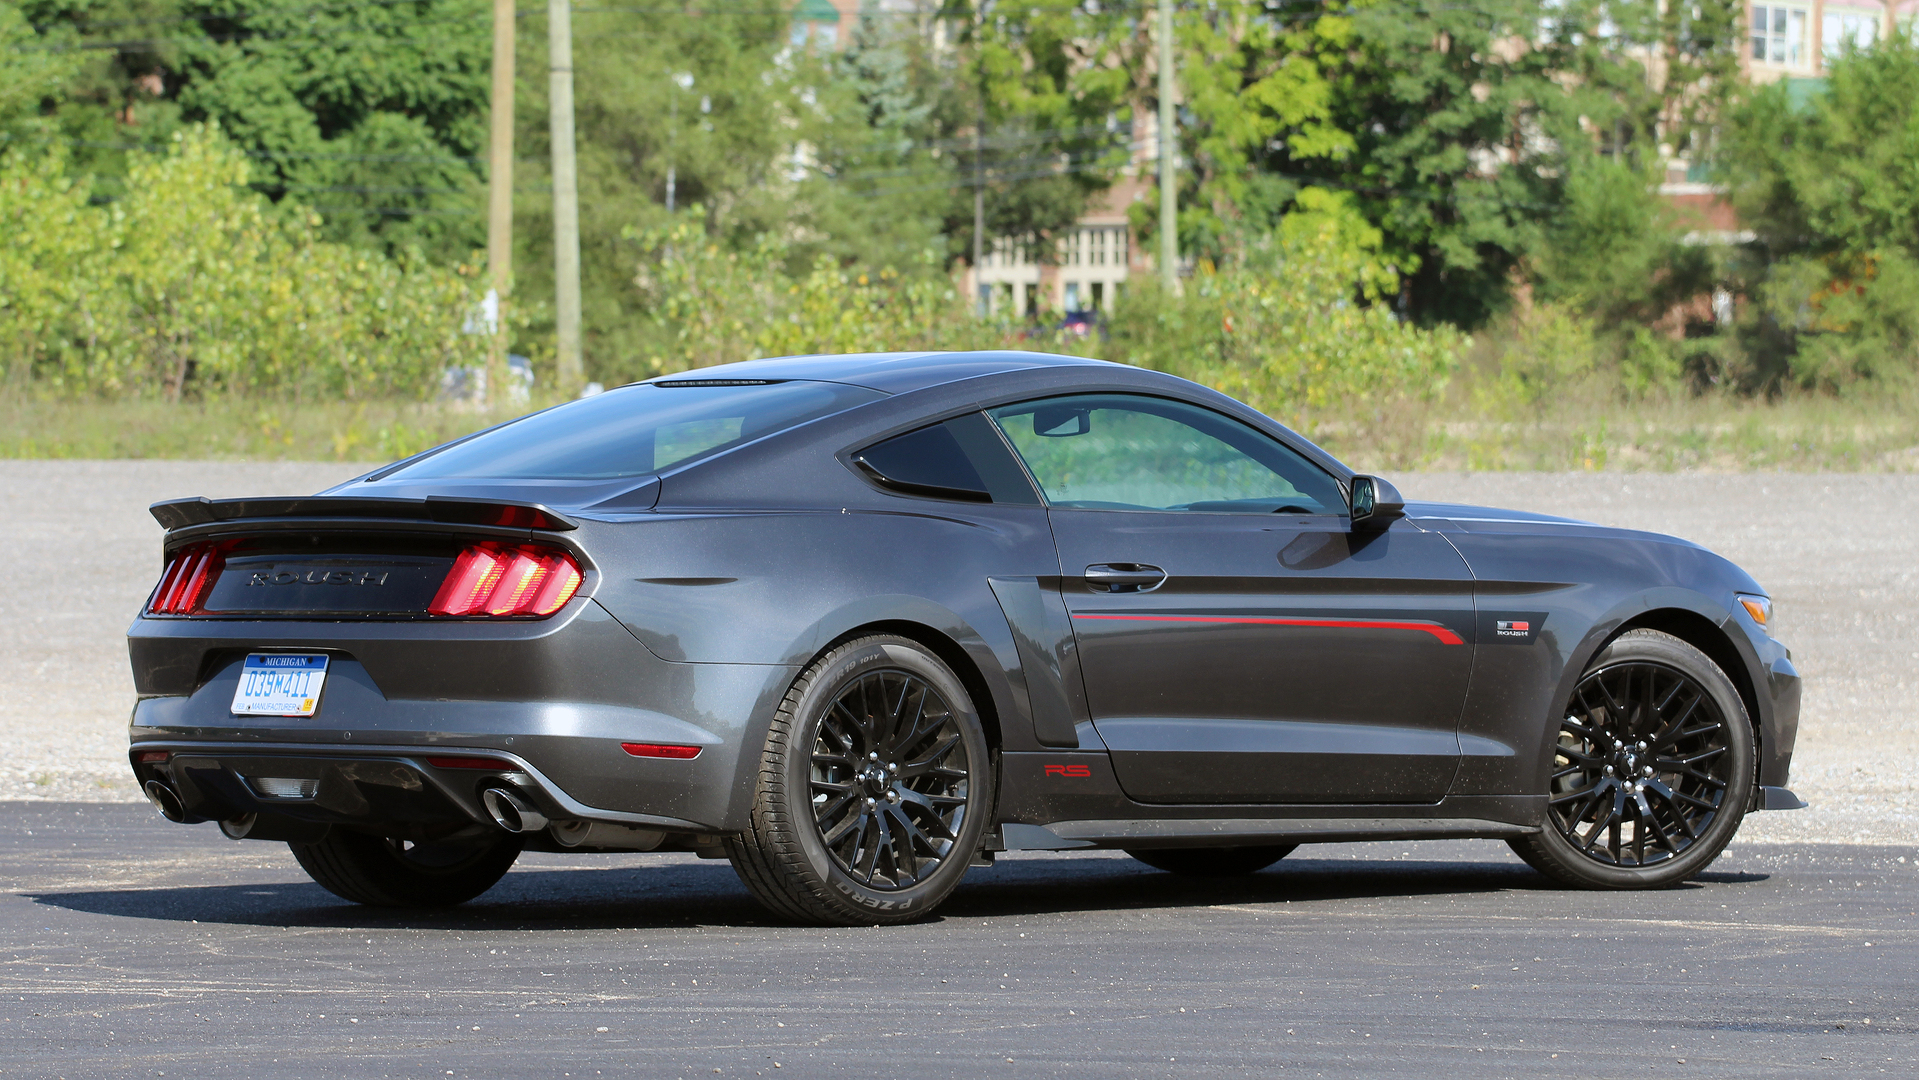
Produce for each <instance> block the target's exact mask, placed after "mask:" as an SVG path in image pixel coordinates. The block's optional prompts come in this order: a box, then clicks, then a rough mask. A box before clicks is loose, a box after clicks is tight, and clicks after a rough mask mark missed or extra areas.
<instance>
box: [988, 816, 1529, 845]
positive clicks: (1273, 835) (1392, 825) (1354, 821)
mask: <svg viewBox="0 0 1919 1080" xmlns="http://www.w3.org/2000/svg"><path fill="white" fill-rule="evenodd" d="M1539 828H1540V827H1539V826H1538V825H1536V824H1534V825H1522V824H1517V823H1514V822H1510V821H1494V820H1491V819H1488V818H1473V817H1365V816H1359V815H1354V816H1351V817H1284V818H1273V817H1264V818H1175V819H1168V818H1151V819H1143V820H1096V821H1053V822H1048V823H1046V824H1045V825H1024V824H1019V823H1008V824H1004V825H1001V826H1000V835H1001V837H1002V838H1003V843H1004V844H1005V847H1004V848H1003V849H1002V850H1005V851H1067V850H1071V849H1073V848H1156V847H1162V848H1176V847H1179V848H1184V847H1245V846H1250V845H1254V844H1332V843H1349V842H1355V841H1366V840H1468V839H1504V838H1506V837H1511V836H1527V835H1530V834H1532V833H1536V832H1538V831H1539Z"/></svg>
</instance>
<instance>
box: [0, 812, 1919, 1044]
mask: <svg viewBox="0 0 1919 1080" xmlns="http://www.w3.org/2000/svg"><path fill="white" fill-rule="evenodd" d="M0 879H4V880H3V881H0V942H4V944H0V955H4V956H5V958H6V959H5V963H4V964H3V965H0V1076H32V1077H61V1076H64V1077H69V1078H77V1077H95V1076H154V1075H159V1074H161V1073H164V1074H165V1075H167V1076H187V1077H362V1076H365V1077H385V1076H393V1077H422V1078H425V1077H446V1076H514V1077H542V1078H544V1077H590V1076H645V1077H684V1078H688V1080H690V1078H693V1077H697V1076H705V1077H713V1076H733V1077H739V1076H782V1077H804V1076H868V1077H900V1078H918V1077H928V1078H933V1077H966V1078H974V1077H982V1076H1009V1077H1017V1076H1086V1077H1123V1076H1200V1075H1205V1076H1211V1075H1230V1076H1329V1077H1333V1076H1337V1077H1349V1076H1406V1077H1415V1076H1416V1077H1487V1076H1517V1075H1526V1076H1569V1077H1571V1076H1579V1077H1587V1076H1659V1077H1695V1076H1697V1077H1805V1076H1865V1075H1880V1074H1886V1075H1893V1076H1910V1075H1912V1072H1913V1062H1914V1060H1915V1051H1919V1038H1915V1030H1916V1029H1919V986H1915V985H1914V984H1915V976H1916V975H1919V964H1916V963H1915V961H1916V960H1919V956H1916V955H1915V947H1916V946H1919V931H1915V926H1916V925H1919V924H1916V923H1915V921H1914V915H1915V912H1919V846H1908V847H1903V848H1890V847H1870V846H1864V845H1803V846H1791V847H1783V846H1779V845H1771V844H1766V845H1751V844H1743V843H1742V844H1736V845H1735V847H1734V849H1733V850H1732V852H1731V853H1729V854H1728V855H1727V856H1726V857H1724V858H1722V859H1721V860H1720V861H1719V863H1718V864H1717V865H1716V866H1715V867H1714V868H1713V870H1712V871H1711V872H1709V873H1707V874H1706V875H1705V876H1704V878H1703V879H1702V880H1700V881H1698V882H1696V883H1693V884H1691V885H1689V886H1687V887H1685V888H1682V889H1676V890H1672V891H1668V892H1656V893H1629V894H1610V893H1578V892H1564V891H1559V890H1556V889H1553V888H1550V887H1548V886H1547V885H1546V883H1545V881H1544V880H1543V879H1542V878H1540V877H1539V876H1538V875H1536V874H1534V873H1533V872H1532V871H1531V870H1530V869H1528V868H1526V867H1525V866H1524V865H1523V864H1521V863H1520V862H1519V861H1518V860H1517V859H1515V858H1513V857H1512V856H1511V855H1510V854H1509V853H1508V852H1507V851H1506V849H1505V848H1504V846H1503V845H1500V844H1497V843H1492V842H1469V841H1447V842H1429V843H1426V844H1414V845H1407V844H1397V845H1395V844H1370V845H1327V846H1323V847H1307V848H1302V849H1300V850H1299V851H1297V852H1295V853H1294V854H1293V855H1292V856H1290V857H1288V858H1287V859H1285V860H1283V861H1281V862H1280V863H1279V864H1277V865H1276V866H1274V867H1273V868H1272V869H1270V870H1268V871H1265V872H1263V873H1260V874H1257V875H1254V876H1252V877H1250V878H1245V879H1240V880H1234V881H1228V882H1219V881H1210V882H1198V881H1191V880H1184V879H1179V878H1175V877H1173V876H1171V875H1168V874H1162V873H1158V872H1156V871H1152V870H1149V869H1147V868H1146V867H1144V866H1143V865H1141V864H1138V863H1135V862H1133V861H1132V860H1131V859H1128V858H1126V857H1125V856H1123V855H1120V854H1117V853H1110V854H1109V853H1093V854H1078V853H1075V854H1061V855H1051V854H1038V853H1033V854H1026V855H1021V856H1016V857H1008V858H1004V859H1002V861H1001V862H1000V864H999V865H997V866H994V867H990V868H988V867H981V868H976V869H974V870H972V871H971V872H970V873H969V875H968V876H967V878H966V880H965V882H964V883H963V884H962V885H961V887H960V890H959V892H958V893H957V894H956V895H955V897H954V898H953V900H952V901H951V902H949V903H948V904H947V905H946V906H945V907H944V908H942V909H941V911H940V913H939V916H938V918H936V919H935V920H933V921H931V922H928V923H923V924H919V925H914V926H904V927H887V928H880V929H851V930H820V929H805V928H794V927H787V926H781V925H778V924H776V923H773V922H771V921H769V920H767V919H766V918H765V917H764V916H763V915H762V914H761V912H760V911H759V909H758V908H756V907H755V906H754V905H753V903H752V901H751V900H750V899H749V898H748V897H747V895H746V892H745V890H744V888H743V887H741V886H740V885H739V884H738V882H737V881H736V880H735V879H734V877H733V873H732V870H731V869H730V868H729V867H728V866H727V865H726V864H725V863H723V862H702V861H700V860H698V859H694V858H692V857H690V856H679V855H634V856H604V857H597V858H591V859H573V860H566V859H562V858H559V857H554V856H543V855H542V856H527V857H526V858H525V859H524V860H523V861H522V863H521V865H520V867H519V868H518V869H516V870H515V871H514V872H513V873H511V874H509V875H507V877H506V879H505V881H503V882H502V883H501V884H500V885H499V886H498V887H496V888H495V889H494V890H493V891H492V892H490V893H488V894H486V895H485V896H483V897H482V898H480V899H479V900H478V901H475V902H474V903H472V904H469V905H467V906H465V907H463V908H459V909H455V910H452V911H447V912H437V913H429V914H420V913H397V912H383V911H374V910H369V909H366V908H359V907H355V906H352V905H349V904H346V903H344V902H342V901H339V900H336V899H334V898H333V897H332V896H331V895H329V894H327V893H326V892H324V891H322V890H321V889H320V888H319V887H318V886H315V885H312V884H310V883H309V882H308V881H307V880H306V878H305V877H304V875H302V874H301V873H300V871H299V869H298V867H297V866H295V865H294V863H293V860H292V859H291V857H290V856H289V855H288V854H287V852H286V849H285V848H284V847H283V846H281V845H276V844H265V843H258V842H251V843H249V842H241V843H235V842H233V841H229V840H226V839H225V838H224V837H222V836H220V835H219V833H218V832H217V831H215V829H214V827H213V826H212V825H200V826H193V827H181V826H177V825H169V824H167V823H166V822H164V821H162V820H160V819H159V818H158V817H157V816H155V815H153V814H152V813H151V811H147V810H144V809H143V808H140V807H136V806H127V805H86V806H80V805H71V804H59V803H51V802H41V803H19V802H15V803H8V804H0Z"/></svg>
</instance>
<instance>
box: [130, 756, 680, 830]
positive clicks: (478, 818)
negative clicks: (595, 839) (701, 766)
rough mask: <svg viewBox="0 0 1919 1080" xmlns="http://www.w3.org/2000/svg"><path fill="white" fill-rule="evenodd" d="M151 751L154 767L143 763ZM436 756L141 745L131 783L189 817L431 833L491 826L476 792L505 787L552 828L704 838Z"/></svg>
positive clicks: (513, 761)
mask: <svg viewBox="0 0 1919 1080" xmlns="http://www.w3.org/2000/svg"><path fill="white" fill-rule="evenodd" d="M156 752H165V753H167V758H166V759H165V760H164V761H143V760H142V758H144V757H148V756H151V755H153V754H155V753H156ZM447 753H449V752H448V751H446V750H443V749H436V750H434V751H433V752H431V753H430V754H429V753H421V752H420V750H419V748H417V747H406V746H367V747H358V748H355V749H353V750H347V749H345V748H343V747H338V746H326V745H300V744H286V745H277V746H273V747H270V748H269V747H262V746H259V745H257V744H254V745H248V744H236V743H217V742H199V741H186V742H181V741H168V740H159V739H154V740H146V741H143V742H141V743H139V744H136V745H135V747H134V748H133V750H132V751H131V757H132V762H133V771H134V776H135V778H136V779H137V780H138V781H139V782H140V783H141V785H142V786H144V785H145V784H146V783H147V782H148V781H152V780H158V781H160V782H161V783H163V784H166V785H167V786H168V787H170V788H172V789H173V791H174V792H175V793H176V794H177V795H178V796H179V799H180V803H181V807H182V809H183V810H184V811H185V812H186V814H187V816H188V818H189V820H227V819H230V818H237V817H241V816H244V815H246V814H266V815H271V816H275V817H280V818H291V819H294V820H296V821H303V822H311V823H314V824H318V825H353V826H366V827H374V828H379V829H382V830H384V831H388V832H391V833H393V834H394V835H408V834H415V833H417V834H421V835H431V834H434V833H438V832H445V831H447V830H448V829H457V828H464V827H466V826H469V825H482V826H485V827H487V828H492V827H494V826H493V824H492V820H491V818H490V817H489V816H488V814H487V812H486V808H485V807H484V806H483V805H482V804H481V802H480V793H481V792H483V791H484V790H486V789H487V788H489V787H507V788H510V789H512V790H513V791H514V792H515V793H517V794H519V795H521V796H522V797H523V798H525V799H526V800H527V801H528V802H529V803H531V804H532V805H533V806H534V807H535V808H536V809H538V810H540V812H541V813H543V814H545V815H546V816H547V817H548V818H550V819H552V820H554V821H575V820H578V821H617V822H620V823H622V824H627V825H636V826H644V827H647V828H652V829H660V830H665V831H674V832H691V833H699V832H704V831H711V829H710V827H709V826H706V825H703V824H702V823H700V822H695V821H687V820H684V819H681V818H674V817H666V816H662V815H657V814H641V813H632V812H626V811H618V810H609V809H606V808H604V807H596V806H589V805H587V804H585V803H582V802H580V801H579V800H577V799H575V798H573V797H572V796H571V795H568V794H567V793H566V791H565V789H563V788H562V787H561V786H560V785H559V784H557V783H556V782H555V781H554V780H553V778H552V777H550V776H548V775H546V774H545V773H543V772H541V771H540V770H539V769H538V768H536V767H535V766H534V765H533V764H532V763H531V762H529V761H527V760H526V759H525V758H522V757H520V756H518V755H515V754H508V753H500V752H497V751H495V752H489V753H487V754H486V755H485V756H486V757H489V758H493V759H495V760H497V761H498V762H499V763H500V767H499V768H497V769H476V768H471V767H455V768H446V767H440V766H436V765H434V764H433V762H432V758H434V757H438V756H441V755H444V754H447Z"/></svg>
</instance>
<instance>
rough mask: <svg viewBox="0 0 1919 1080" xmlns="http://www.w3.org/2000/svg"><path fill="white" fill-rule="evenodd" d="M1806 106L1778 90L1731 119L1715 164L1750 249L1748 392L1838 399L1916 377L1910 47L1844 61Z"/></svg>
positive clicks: (1897, 43)
mask: <svg viewBox="0 0 1919 1080" xmlns="http://www.w3.org/2000/svg"><path fill="white" fill-rule="evenodd" d="M1827 72H1828V74H1827V77H1826V80H1825V85H1824V87H1823V88H1822V89H1821V90H1820V91H1819V92H1817V93H1814V94H1812V95H1811V96H1810V97H1808V98H1806V99H1804V100H1803V101H1795V100H1794V96H1793V93H1792V88H1791V87H1789V86H1787V85H1785V84H1783V83H1781V84H1775V85H1773V86H1769V87H1763V88H1760V89H1757V90H1755V91H1754V92H1753V93H1752V94H1751V96H1750V97H1749V98H1748V99H1747V100H1746V101H1744V102H1743V103H1742V104H1741V106H1740V107H1739V108H1738V109H1736V110H1735V111H1734V112H1733V113H1732V114H1731V116H1730V118H1729V123H1728V124H1727V125H1726V127H1725V131H1724V133H1723V137H1722V149H1721V158H1720V161H1721V164H1722V168H1723V170H1724V174H1725V176H1726V178H1727V180H1728V181H1729V182H1730V184H1731V187H1732V198H1733V205H1734V207H1735V208H1736V209H1737V210H1738V213H1739V219H1740V222H1741V224H1742V225H1744V226H1746V227H1747V228H1750V229H1752V230H1753V231H1754V232H1755V233H1756V234H1757V237H1758V240H1757V243H1756V245H1755V246H1754V250H1755V255H1756V258H1755V261H1754V263H1753V265H1752V267H1751V269H1750V271H1749V275H1748V279H1747V281H1746V285H1747V288H1748V289H1749V291H1750V292H1751V293H1752V294H1753V295H1754V296H1755V298H1756V299H1758V300H1759V305H1758V308H1759V315H1760V317H1759V320H1758V321H1757V322H1755V323H1754V324H1751V325H1749V326H1748V327H1747V328H1746V338H1747V341H1748V344H1749V345H1750V346H1751V350H1752V362H1753V370H1752V371H1750V372H1748V373H1746V377H1747V378H1749V379H1753V380H1757V381H1758V382H1760V383H1762V384H1764V383H1768V382H1770V381H1772V380H1775V379H1779V378H1790V379H1792V380H1794V381H1797V382H1799V383H1801V384H1804V385H1810V386H1827V387H1842V386H1845V385H1848V384H1850V383H1854V382H1857V381H1859V380H1862V379H1886V378H1892V377H1898V378H1904V377H1907V376H1909V375H1911V374H1912V373H1913V371H1914V370H1915V368H1916V367H1919V363H1916V362H1919V45H1915V44H1914V42H1913V40H1912V38H1911V37H1909V36H1905V35H1898V36H1894V37H1893V38H1892V39H1890V40H1888V41H1886V42H1884V43H1881V44H1879V45H1877V46H1875V47H1873V48H1870V49H1866V50H1863V51H1858V52H1848V53H1847V54H1846V55H1844V56H1842V57H1840V58H1838V59H1837V60H1835V61H1833V62H1832V63H1831V64H1830V66H1829V67H1828V69H1827Z"/></svg>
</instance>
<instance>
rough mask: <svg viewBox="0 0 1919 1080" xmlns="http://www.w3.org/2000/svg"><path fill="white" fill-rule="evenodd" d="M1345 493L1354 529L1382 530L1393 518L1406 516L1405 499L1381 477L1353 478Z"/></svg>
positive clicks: (1362, 476)
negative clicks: (1346, 493)
mask: <svg viewBox="0 0 1919 1080" xmlns="http://www.w3.org/2000/svg"><path fill="white" fill-rule="evenodd" d="M1347 491H1348V493H1349V495H1348V503H1349V506H1350V509H1351V512H1352V516H1353V528H1355V529H1359V528H1366V529H1383V528H1385V527H1386V526H1387V525H1390V524H1391V523H1392V521H1393V519H1394V518H1399V517H1405V516H1406V499H1405V498H1404V497H1403V496H1401V495H1400V494H1399V489H1398V488H1396V487H1394V486H1393V485H1392V484H1391V483H1389V482H1387V481H1386V480H1384V479H1382V478H1381V477H1377V476H1365V475H1360V476H1355V477H1353V479H1352V482H1351V483H1350V484H1348V485H1347Z"/></svg>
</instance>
